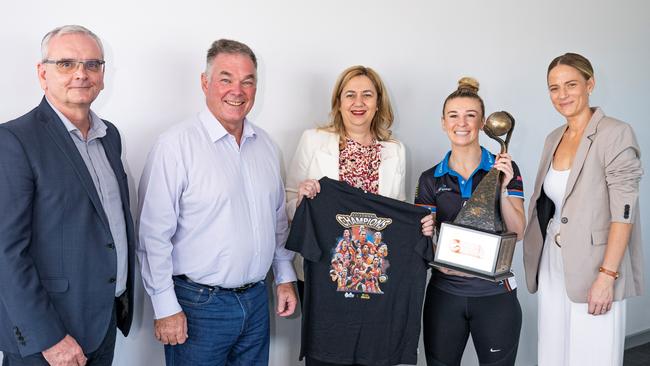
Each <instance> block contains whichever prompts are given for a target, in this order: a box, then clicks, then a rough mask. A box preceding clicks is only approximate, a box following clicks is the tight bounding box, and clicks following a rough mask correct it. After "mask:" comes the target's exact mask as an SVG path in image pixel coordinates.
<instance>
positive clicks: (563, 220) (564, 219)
mask: <svg viewBox="0 0 650 366" xmlns="http://www.w3.org/2000/svg"><path fill="white" fill-rule="evenodd" d="M560 221H562V223H563V224H566V223H567V222H569V219H567V218H566V217H563V218H562V220H560Z"/></svg>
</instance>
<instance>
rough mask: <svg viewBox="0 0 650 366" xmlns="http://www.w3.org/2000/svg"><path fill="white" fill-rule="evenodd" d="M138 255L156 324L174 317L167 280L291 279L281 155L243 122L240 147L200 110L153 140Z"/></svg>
mask: <svg viewBox="0 0 650 366" xmlns="http://www.w3.org/2000/svg"><path fill="white" fill-rule="evenodd" d="M138 196H139V205H140V220H139V225H140V226H139V238H140V241H139V244H138V257H139V259H140V264H141V267H142V279H143V281H144V286H145V289H146V290H147V292H148V293H149V295H150V296H151V301H152V303H153V308H154V312H155V317H156V319H160V318H162V317H166V316H169V315H172V314H175V313H177V312H179V311H181V307H180V305H179V304H178V301H177V299H176V294H175V292H174V284H173V281H172V275H182V274H184V275H186V276H187V277H188V278H189V279H191V280H192V281H195V282H198V283H201V284H206V285H213V286H215V285H216V286H221V287H228V288H231V287H238V286H241V285H244V284H247V283H251V282H257V281H260V280H262V279H264V278H265V277H266V274H267V272H268V270H269V268H270V267H271V264H273V271H274V274H275V282H276V283H278V284H279V283H285V282H291V281H295V279H296V278H295V273H294V271H293V268H292V266H291V260H292V259H293V253H292V252H290V251H288V250H286V249H285V248H284V243H285V241H286V239H287V235H288V223H287V215H286V211H285V193H284V186H283V183H282V177H281V175H280V163H279V156H278V151H277V149H276V147H275V146H274V145H273V143H272V142H271V139H270V138H269V136H268V135H267V134H266V132H265V131H263V130H262V129H261V128H259V127H257V126H255V125H253V124H252V123H250V122H248V121H247V120H245V121H244V129H243V134H242V138H241V146H240V145H238V144H237V141H236V139H235V137H234V136H233V135H231V134H229V133H228V132H227V131H226V130H225V129H224V128H223V126H222V125H221V124H220V123H219V121H218V120H217V119H216V118H215V117H214V115H213V114H212V113H211V112H210V111H209V110H208V109H207V108H205V109H204V110H203V111H202V112H201V113H199V114H198V115H197V116H196V117H194V118H191V119H190V120H188V121H186V122H184V123H182V124H180V125H178V126H175V127H173V128H172V129H171V130H169V131H167V132H165V133H164V134H163V135H161V136H160V137H159V138H158V140H157V141H156V143H155V145H154V147H153V149H152V151H151V152H150V154H149V157H148V159H147V163H146V166H145V168H144V172H143V174H142V178H141V180H140V188H139V192H138Z"/></svg>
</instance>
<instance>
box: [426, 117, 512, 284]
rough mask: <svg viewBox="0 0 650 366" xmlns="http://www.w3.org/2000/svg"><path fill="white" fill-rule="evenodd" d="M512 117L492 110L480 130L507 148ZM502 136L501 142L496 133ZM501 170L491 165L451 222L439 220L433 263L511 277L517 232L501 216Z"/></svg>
mask: <svg viewBox="0 0 650 366" xmlns="http://www.w3.org/2000/svg"><path fill="white" fill-rule="evenodd" d="M514 126H515V119H514V118H513V117H512V116H511V115H510V114H509V113H508V112H505V111H501V112H495V113H492V114H491V115H490V116H488V118H487V119H486V121H485V126H484V127H483V131H484V132H485V134H486V135H488V136H489V137H490V138H492V139H494V140H496V141H498V142H499V144H500V145H501V153H504V152H506V151H508V143H509V142H510V137H511V136H512V131H513V129H514ZM503 135H506V139H505V141H504V140H502V139H501V138H500V136H503ZM501 180H502V173H501V172H500V171H498V170H497V169H494V168H492V169H491V170H490V171H489V172H488V173H487V174H486V175H485V176H484V177H483V180H481V182H480V183H479V185H478V186H477V187H476V189H475V190H474V193H473V194H472V197H471V198H470V199H469V200H468V201H467V202H466V203H465V205H464V206H463V208H462V209H461V210H460V212H459V213H458V216H457V217H456V219H455V220H454V222H453V223H442V224H441V226H440V232H439V233H438V242H437V245H436V253H435V258H434V260H433V265H434V266H438V267H444V268H450V269H454V270H457V271H460V272H463V273H467V274H471V275H473V276H476V277H480V278H484V279H487V280H490V281H501V280H503V279H506V278H508V277H511V276H513V273H512V272H511V271H510V266H511V264H512V256H513V254H514V251H515V244H516V243H517V234H515V233H512V232H508V228H507V227H506V225H505V223H504V222H503V219H502V217H501Z"/></svg>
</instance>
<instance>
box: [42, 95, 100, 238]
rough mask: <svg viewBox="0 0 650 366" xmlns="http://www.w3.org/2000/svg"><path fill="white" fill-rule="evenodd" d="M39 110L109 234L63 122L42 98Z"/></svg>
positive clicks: (92, 185)
mask: <svg viewBox="0 0 650 366" xmlns="http://www.w3.org/2000/svg"><path fill="white" fill-rule="evenodd" d="M39 110H40V112H41V115H42V116H43V117H44V119H43V120H42V122H43V123H44V125H45V129H46V131H47V132H48V133H49V135H50V137H51V138H52V141H54V143H55V144H56V145H57V146H58V147H59V149H61V151H63V154H64V155H65V156H66V157H67V158H68V161H69V162H70V164H71V165H72V167H73V168H74V170H75V172H76V173H77V177H78V178H79V180H80V181H81V186H82V187H83V188H84V189H85V191H86V192H87V193H88V197H89V198H90V201H91V202H92V203H93V206H95V210H97V213H98V215H99V217H100V218H101V220H102V223H103V224H104V226H105V227H106V229H107V230H108V231H109V232H110V228H109V226H108V219H107V218H106V213H105V212H104V207H103V206H102V203H101V201H100V200H99V195H98V194H97V189H96V188H95V184H94V183H93V180H92V178H91V176H90V173H88V168H87V167H86V163H84V161H83V159H82V158H81V155H80V154H79V150H77V147H76V146H75V144H74V141H72V138H71V137H70V133H69V132H68V130H66V128H65V126H64V125H63V122H62V121H61V119H60V118H59V116H58V115H57V114H56V112H54V110H53V109H52V107H50V105H49V103H48V102H47V101H46V100H45V97H43V100H42V101H41V104H40V106H39Z"/></svg>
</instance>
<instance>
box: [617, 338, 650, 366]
mask: <svg viewBox="0 0 650 366" xmlns="http://www.w3.org/2000/svg"><path fill="white" fill-rule="evenodd" d="M623 366H650V343H646V344H642V345H640V346H638V347H634V348H630V349H627V350H625V355H624V357H623Z"/></svg>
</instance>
